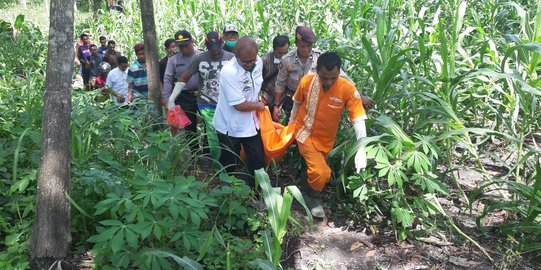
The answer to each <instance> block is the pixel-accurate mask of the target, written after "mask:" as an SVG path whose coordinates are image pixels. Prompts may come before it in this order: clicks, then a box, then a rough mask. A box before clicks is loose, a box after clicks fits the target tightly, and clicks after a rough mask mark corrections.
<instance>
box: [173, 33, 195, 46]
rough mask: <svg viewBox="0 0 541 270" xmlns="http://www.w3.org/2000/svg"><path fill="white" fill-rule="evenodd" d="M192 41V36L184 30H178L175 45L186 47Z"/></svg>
mask: <svg viewBox="0 0 541 270" xmlns="http://www.w3.org/2000/svg"><path fill="white" fill-rule="evenodd" d="M191 41H193V38H192V35H191V34H190V32H188V31H186V30H180V31H178V32H177V33H176V34H175V42H176V43H177V45H186V44H188V43H190V42H191Z"/></svg>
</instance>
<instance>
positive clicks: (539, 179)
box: [470, 162, 541, 252]
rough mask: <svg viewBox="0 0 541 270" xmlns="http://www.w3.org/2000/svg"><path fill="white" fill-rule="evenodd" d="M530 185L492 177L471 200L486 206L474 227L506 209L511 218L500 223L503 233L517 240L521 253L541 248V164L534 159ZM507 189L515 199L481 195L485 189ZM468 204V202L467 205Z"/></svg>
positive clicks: (476, 191) (473, 194) (479, 225)
mask: <svg viewBox="0 0 541 270" xmlns="http://www.w3.org/2000/svg"><path fill="white" fill-rule="evenodd" d="M529 180H530V181H531V184H523V183H517V182H514V181H508V180H493V181H490V182H488V183H486V184H484V185H483V186H481V187H479V188H478V189H477V190H475V191H474V192H473V193H472V194H471V195H470V197H471V202H472V203H473V202H475V201H477V200H479V202H481V203H483V204H484V205H485V207H484V208H483V211H482V213H481V215H480V216H479V217H478V218H477V220H476V222H477V226H478V227H479V228H481V221H482V219H483V218H485V217H486V216H487V215H488V214H490V213H491V212H493V211H497V210H506V211H509V214H510V215H511V216H512V217H513V218H512V219H511V220H508V221H506V222H505V223H503V224H501V225H499V226H498V227H499V229H500V230H501V231H502V233H504V234H506V235H508V236H510V237H513V238H515V239H518V240H519V243H520V244H519V246H518V248H519V250H520V251H521V252H533V251H539V250H541V245H540V244H539V243H540V241H541V224H540V222H541V165H540V164H539V162H537V165H536V168H535V174H534V175H533V176H532V179H529ZM495 190H506V191H508V192H509V193H511V194H513V195H516V199H507V200H503V201H502V200H498V201H494V200H493V199H490V197H488V196H486V197H484V196H482V195H483V193H484V192H485V191H495ZM470 207H471V205H470Z"/></svg>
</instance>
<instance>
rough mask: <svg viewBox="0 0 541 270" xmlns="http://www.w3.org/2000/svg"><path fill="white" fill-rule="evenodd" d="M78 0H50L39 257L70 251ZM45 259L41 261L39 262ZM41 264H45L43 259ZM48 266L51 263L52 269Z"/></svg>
mask: <svg viewBox="0 0 541 270" xmlns="http://www.w3.org/2000/svg"><path fill="white" fill-rule="evenodd" d="M73 1H74V0H52V1H51V2H50V7H51V10H50V27H49V46H48V52H47V53H48V54H47V68H46V83H45V84H46V85H45V94H44V108H43V118H42V126H41V131H42V140H41V167H40V171H39V178H38V190H37V204H36V215H35V217H34V224H33V226H32V232H31V235H30V243H29V253H30V258H31V260H32V261H33V262H34V263H36V262H37V263H39V261H47V260H49V261H50V260H56V259H60V258H65V257H66V256H67V255H68V252H69V247H70V242H71V231H70V205H69V202H68V200H67V198H66V196H65V193H66V192H69V191H70V181H71V178H70V115H71V74H72V71H73V65H72V64H73V58H74V53H75V52H74V51H73V19H74V3H73ZM38 265H39V264H38ZM40 267H45V266H43V265H40ZM47 268H48V266H47V267H45V269H47Z"/></svg>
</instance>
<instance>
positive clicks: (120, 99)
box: [116, 94, 124, 103]
mask: <svg viewBox="0 0 541 270" xmlns="http://www.w3.org/2000/svg"><path fill="white" fill-rule="evenodd" d="M116 100H117V101H118V102H119V103H124V97H123V96H122V95H121V94H116Z"/></svg>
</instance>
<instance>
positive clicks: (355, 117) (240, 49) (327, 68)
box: [79, 25, 373, 217]
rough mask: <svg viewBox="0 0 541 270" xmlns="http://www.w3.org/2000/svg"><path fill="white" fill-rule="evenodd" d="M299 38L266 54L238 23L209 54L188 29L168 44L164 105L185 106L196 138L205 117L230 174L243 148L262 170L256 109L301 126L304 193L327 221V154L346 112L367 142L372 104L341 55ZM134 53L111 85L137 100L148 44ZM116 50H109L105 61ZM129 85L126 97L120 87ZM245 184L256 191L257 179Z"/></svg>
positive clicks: (308, 34) (278, 41)
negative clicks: (349, 74) (292, 46)
mask: <svg viewBox="0 0 541 270" xmlns="http://www.w3.org/2000/svg"><path fill="white" fill-rule="evenodd" d="M81 40H83V36H81ZM294 40H295V45H296V49H295V50H292V51H290V50H289V46H290V39H289V38H288V37H287V36H284V35H278V36H276V37H275V38H274V39H273V44H272V45H273V50H272V51H271V52H268V53H265V54H263V55H262V57H260V56H258V54H259V50H258V46H257V43H256V41H255V40H254V39H252V38H250V37H248V36H244V37H240V38H239V31H238V29H237V28H236V27H235V26H234V25H227V26H226V27H224V29H223V31H222V32H221V33H220V32H217V31H211V32H208V33H207V34H206V35H205V37H204V43H205V47H206V51H203V50H201V49H198V48H196V47H195V46H194V38H193V36H192V35H191V33H190V32H189V31H187V30H181V31H178V32H177V33H175V35H174V38H173V39H168V40H166V41H165V44H164V46H165V49H166V51H167V55H166V56H165V57H164V58H163V59H161V60H160V80H161V81H162V103H163V106H165V107H166V108H167V109H169V110H172V109H174V108H175V106H176V105H180V107H181V108H182V109H183V110H184V111H185V112H186V114H187V115H188V117H189V118H190V120H191V122H192V124H191V125H189V126H187V127H186V128H185V130H186V132H189V133H191V134H195V133H196V132H197V119H198V116H199V118H200V119H202V121H203V123H204V126H205V129H206V136H207V140H208V146H209V149H210V154H211V156H212V159H213V160H216V161H219V164H218V163H217V164H215V169H221V168H224V169H225V170H226V171H227V172H228V173H233V172H234V171H235V170H236V164H237V162H238V157H239V155H240V151H241V147H242V149H243V150H244V153H245V157H246V158H245V161H246V166H247V168H248V170H249V172H251V173H253V172H254V170H257V169H260V168H263V167H264V165H265V163H264V162H265V153H264V145H263V142H262V139H261V134H260V128H261V127H260V122H259V119H258V114H257V112H258V111H260V110H264V109H265V106H269V107H270V108H271V110H270V111H271V114H272V118H273V120H274V121H276V122H280V119H285V123H287V124H288V125H294V126H295V128H294V130H295V133H294V134H295V135H294V136H295V138H296V141H297V144H298V149H299V152H300V154H301V155H302V156H303V159H304V160H305V162H306V165H307V176H306V179H305V180H304V182H305V185H302V186H301V191H302V192H303V194H304V195H305V198H306V199H307V203H308V205H309V207H310V210H311V213H312V215H313V216H315V217H324V216H325V212H324V210H323V207H322V204H321V192H322V191H323V189H324V187H325V185H326V184H327V183H328V182H329V180H330V177H331V169H330V168H329V166H328V165H327V163H326V157H327V155H328V153H329V152H330V150H331V149H332V147H333V144H334V141H335V138H336V133H337V129H338V124H339V122H340V116H341V113H342V111H343V110H344V109H346V110H347V111H348V116H349V119H350V121H351V123H352V124H353V127H354V129H355V133H356V136H357V138H358V139H359V138H362V137H366V128H365V123H364V121H365V119H366V113H365V109H364V107H365V106H368V107H370V106H372V105H373V102H372V101H371V100H370V99H369V98H367V97H363V96H361V95H360V93H359V91H358V90H357V89H356V88H355V84H354V83H353V82H352V81H351V79H349V77H347V75H346V74H345V73H344V72H343V71H342V70H341V64H342V61H341V59H340V57H339V56H338V54H336V53H335V52H326V53H321V52H319V51H316V50H314V49H313V48H312V46H313V44H314V43H315V42H316V36H315V34H314V32H313V31H312V29H310V28H309V27H306V26H297V27H296V29H295V37H294ZM100 41H101V40H100ZM109 42H111V41H109ZM83 44H84V42H83ZM134 50H135V53H136V56H137V60H136V61H135V63H134V64H132V65H131V66H130V67H129V68H127V61H124V59H125V58H122V57H118V60H119V61H118V62H117V64H118V66H117V67H115V69H117V70H120V71H122V72H125V70H126V69H128V71H127V74H125V75H120V72H115V69H113V70H112V71H111V72H110V74H109V76H108V78H107V81H106V87H107V88H109V89H110V90H111V93H113V96H114V97H116V98H118V101H119V102H120V101H124V102H131V101H132V100H133V98H134V96H135V95H143V96H146V93H148V88H147V87H146V85H147V81H146V80H147V78H146V66H145V57H144V46H143V44H136V45H135V47H134ZM91 51H92V52H90V55H91V56H92V57H91V58H88V60H86V61H87V62H88V63H89V66H91V67H92V65H93V64H92V59H95V58H96V59H97V56H95V55H99V48H95V50H94V49H91ZM94 51H95V53H94ZM113 51H114V42H113ZM110 52H111V47H109V52H106V53H105V54H104V56H103V57H102V60H103V58H105V56H106V55H107V54H108V53H109V54H110ZM83 55H84V54H83ZM120 59H122V61H120ZM79 60H80V61H81V58H79ZM120 62H122V66H121V65H120ZM81 63H82V61H81ZM85 63H86V62H85ZM109 63H110V62H109ZM85 65H86V64H85ZM111 66H112V64H111ZM83 74H84V73H83ZM92 74H94V73H91V75H92ZM122 74H124V73H122ZM123 76H125V77H123ZM123 78H124V79H123ZM89 81H91V80H89ZM126 88H127V91H126V92H127V93H125V92H124V90H121V89H126ZM363 103H364V106H363ZM172 132H173V133H176V132H177V130H172ZM365 166H366V155H365V153H364V150H363V149H361V150H360V151H359V152H358V153H357V155H356V156H355V167H356V168H357V170H360V169H362V168H364V167H365ZM245 181H246V182H247V184H248V185H250V186H252V187H254V185H255V183H254V179H253V177H250V178H248V179H246V180H245Z"/></svg>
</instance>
